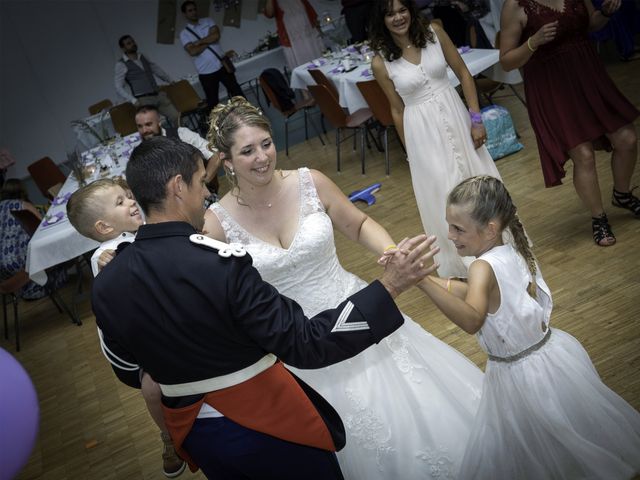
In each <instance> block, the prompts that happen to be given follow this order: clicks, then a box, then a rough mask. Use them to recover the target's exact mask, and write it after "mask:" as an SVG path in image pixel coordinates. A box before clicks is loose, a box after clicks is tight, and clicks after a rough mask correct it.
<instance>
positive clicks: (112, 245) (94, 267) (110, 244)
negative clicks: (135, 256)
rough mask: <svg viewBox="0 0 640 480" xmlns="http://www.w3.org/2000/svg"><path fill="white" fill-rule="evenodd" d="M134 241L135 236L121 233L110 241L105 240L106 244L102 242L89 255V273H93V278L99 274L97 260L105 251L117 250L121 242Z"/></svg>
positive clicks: (129, 233)
mask: <svg viewBox="0 0 640 480" xmlns="http://www.w3.org/2000/svg"><path fill="white" fill-rule="evenodd" d="M135 239H136V234H135V233H131V232H122V233H121V234H120V235H118V236H117V237H116V238H112V239H111V240H107V241H106V242H102V243H101V244H100V246H99V247H98V249H97V250H96V251H95V252H93V255H91V271H92V272H93V276H94V277H96V276H98V273H100V269H99V268H98V258H99V257H100V255H101V254H102V252H104V251H105V250H115V249H116V248H118V245H120V244H121V243H123V242H129V243H131V242H133V241H134V240H135Z"/></svg>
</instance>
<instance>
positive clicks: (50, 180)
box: [27, 157, 67, 200]
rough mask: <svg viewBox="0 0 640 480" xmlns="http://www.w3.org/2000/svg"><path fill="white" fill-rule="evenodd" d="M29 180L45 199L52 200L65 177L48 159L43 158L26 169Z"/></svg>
mask: <svg viewBox="0 0 640 480" xmlns="http://www.w3.org/2000/svg"><path fill="white" fill-rule="evenodd" d="M27 170H28V171H29V174H30V175H31V178H33V181H34V182H35V184H36V185H37V187H38V189H39V190H40V192H41V193H42V195H44V197H45V198H48V199H49V200H53V198H54V197H55V196H56V195H57V194H58V192H59V191H60V188H61V187H62V185H63V184H64V182H65V180H66V179H67V177H66V176H65V174H64V173H62V170H60V167H58V166H57V165H56V164H55V163H54V161H53V160H51V159H50V158H49V157H43V158H41V159H40V160H38V161H36V162H33V163H32V164H31V165H29V166H28V167H27Z"/></svg>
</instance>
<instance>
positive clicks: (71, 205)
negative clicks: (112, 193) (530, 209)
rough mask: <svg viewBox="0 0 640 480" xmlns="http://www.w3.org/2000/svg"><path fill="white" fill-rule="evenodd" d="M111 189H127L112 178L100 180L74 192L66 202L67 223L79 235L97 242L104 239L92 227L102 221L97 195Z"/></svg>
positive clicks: (101, 204) (100, 204)
mask: <svg viewBox="0 0 640 480" xmlns="http://www.w3.org/2000/svg"><path fill="white" fill-rule="evenodd" d="M113 187H122V188H123V189H127V188H128V187H127V185H126V183H123V181H121V180H116V179H113V178H101V179H99V180H96V181H95V182H91V183H90V184H89V185H85V186H84V187H81V188H80V189H78V190H76V191H75V192H74V193H73V195H71V197H69V201H68V202H67V216H68V217H69V222H71V225H73V228H75V229H76V230H77V231H78V232H80V234H82V235H84V236H85V237H89V238H90V239H92V240H96V241H97V242H102V241H103V240H104V239H103V238H102V237H101V236H100V235H99V234H98V232H97V231H96V229H95V227H94V225H95V223H96V222H97V221H98V220H102V217H103V215H104V212H105V210H104V204H103V203H102V202H101V201H100V200H98V198H97V195H96V194H97V193H98V192H101V191H104V190H107V189H109V188H113Z"/></svg>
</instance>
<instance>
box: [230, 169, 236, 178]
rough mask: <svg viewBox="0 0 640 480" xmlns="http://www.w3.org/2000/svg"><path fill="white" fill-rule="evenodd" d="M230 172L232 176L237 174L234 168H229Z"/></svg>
mask: <svg viewBox="0 0 640 480" xmlns="http://www.w3.org/2000/svg"><path fill="white" fill-rule="evenodd" d="M229 173H230V174H231V176H232V177H235V176H236V172H234V171H233V168H230V169H229Z"/></svg>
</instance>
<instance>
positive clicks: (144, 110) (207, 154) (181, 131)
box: [136, 105, 220, 194]
mask: <svg viewBox="0 0 640 480" xmlns="http://www.w3.org/2000/svg"><path fill="white" fill-rule="evenodd" d="M136 126H137V127H138V133H140V137H142V140H149V139H150V138H152V137H157V136H162V137H170V138H179V139H180V140H182V141H183V142H185V143H188V144H189V145H193V146H194V147H196V148H197V149H198V150H200V153H202V156H203V158H204V160H205V165H206V171H207V178H206V182H207V187H208V188H209V190H211V191H212V192H213V193H214V194H217V193H218V177H217V175H216V174H217V173H218V168H219V167H220V159H219V158H218V155H217V154H214V152H213V151H211V150H209V147H208V144H207V141H206V140H205V139H204V138H202V137H201V136H200V135H198V134H197V133H195V132H192V131H191V130H189V129H188V128H185V127H178V128H173V127H169V128H163V127H162V126H161V125H160V113H159V112H158V109H157V108H156V107H155V106H153V105H142V106H140V107H138V109H137V110H136Z"/></svg>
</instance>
